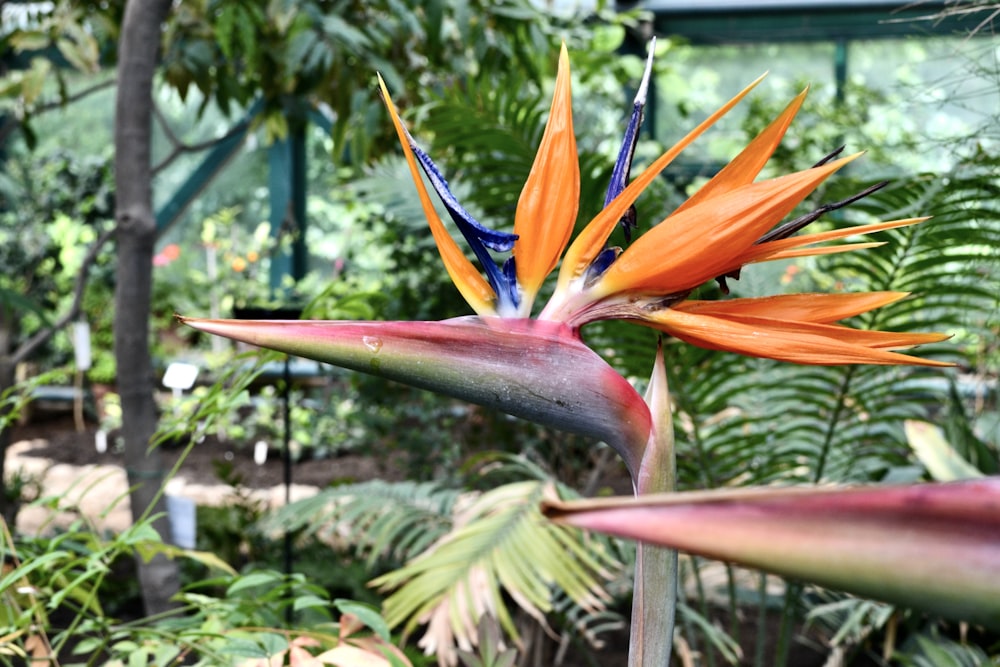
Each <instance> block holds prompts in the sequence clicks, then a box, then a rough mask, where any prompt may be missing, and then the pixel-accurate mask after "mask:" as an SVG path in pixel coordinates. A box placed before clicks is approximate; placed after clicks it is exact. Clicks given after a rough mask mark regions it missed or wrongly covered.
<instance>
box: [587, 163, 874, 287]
mask: <svg viewBox="0 0 1000 667" xmlns="http://www.w3.org/2000/svg"><path fill="white" fill-rule="evenodd" d="M858 155H860V153H859V154H855V155H852V156H849V157H846V158H842V159H840V160H836V161H834V162H831V163H829V164H825V165H822V166H820V167H813V168H812V169H807V170H805V171H800V172H796V173H793V174H787V175H785V176H780V177H778V178H774V179H770V180H767V181H760V182H757V183H750V184H748V185H744V186H741V187H739V188H736V189H735V190H732V191H731V192H727V193H726V194H724V195H720V196H718V197H713V198H711V199H709V200H707V201H704V202H702V203H701V204H699V205H697V206H692V207H691V208H689V209H686V210H685V211H682V212H681V213H678V214H676V215H671V216H670V217H668V218H667V219H666V220H664V221H663V222H661V223H660V224H658V225H656V226H655V227H653V228H652V229H651V230H649V231H648V232H646V233H645V234H643V235H642V236H641V237H639V239H637V240H636V242H635V243H633V244H632V245H631V246H629V248H628V249H626V250H625V252H623V253H622V254H621V256H620V257H619V258H618V260H617V261H616V262H615V263H614V264H612V265H611V266H610V267H609V268H608V270H607V271H606V272H605V273H604V275H603V276H602V277H601V279H600V280H599V281H598V282H597V283H596V284H595V285H594V287H593V292H594V294H595V295H597V296H609V295H612V294H620V293H623V292H635V293H639V294H664V295H665V294H674V293H677V292H684V291H687V290H689V289H692V288H694V287H697V286H698V285H701V284H702V283H703V282H705V281H706V280H710V279H711V278H714V277H716V276H721V275H725V274H726V273H729V272H730V271H732V270H734V269H737V268H739V267H741V266H743V264H745V263H746V262H747V257H748V255H751V252H753V251H752V250H751V249H752V248H755V247H756V246H754V242H755V241H756V240H757V239H759V238H760V236H761V235H762V234H763V233H764V232H766V231H767V230H769V229H771V228H772V227H774V225H775V224H777V223H778V221H779V220H781V219H782V218H784V217H785V216H786V215H788V214H789V213H790V212H791V211H792V209H794V208H795V207H796V206H797V205H798V204H799V203H800V202H801V201H802V200H803V199H804V198H805V197H806V195H808V194H809V193H810V192H812V191H813V190H814V189H815V188H816V186H818V185H819V184H820V183H822V182H823V180H824V179H826V178H827V177H828V176H830V175H831V174H832V173H833V172H835V171H837V170H838V169H840V168H841V167H842V166H844V165H845V164H847V163H848V162H850V161H851V160H853V159H854V158H856V157H857V156H858ZM751 256H754V255H751Z"/></svg>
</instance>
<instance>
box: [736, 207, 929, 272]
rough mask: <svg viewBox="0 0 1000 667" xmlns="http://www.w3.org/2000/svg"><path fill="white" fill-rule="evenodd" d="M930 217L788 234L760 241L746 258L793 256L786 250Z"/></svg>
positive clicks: (901, 225) (913, 222)
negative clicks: (773, 239)
mask: <svg viewBox="0 0 1000 667" xmlns="http://www.w3.org/2000/svg"><path fill="white" fill-rule="evenodd" d="M929 219H930V218H927V217H923V218H905V219H902V220H888V221H886V222H876V223H873V224H870V225H859V226H857V227H845V228H843V229H833V230H831V231H828V232H818V233H816V234H803V235H802V236H790V237H789V238H787V239H779V240H777V241H768V242H767V243H761V244H760V245H758V246H756V247H755V248H754V249H753V252H752V255H751V256H750V257H749V258H748V260H747V261H748V262H760V261H764V260H770V259H779V258H781V257H793V256H794V255H790V254H788V253H787V252H786V251H787V250H790V249H792V248H799V247H801V246H807V245H812V244H813V243H822V242H823V241H833V240H834V239H843V238H847V237H850V236H859V235H861V234H871V233H873V232H881V231H883V230H886V229H896V228H897V227H908V226H910V225H915V224H917V223H920V222H923V221H925V220H929ZM812 254H817V255H818V254H824V253H812Z"/></svg>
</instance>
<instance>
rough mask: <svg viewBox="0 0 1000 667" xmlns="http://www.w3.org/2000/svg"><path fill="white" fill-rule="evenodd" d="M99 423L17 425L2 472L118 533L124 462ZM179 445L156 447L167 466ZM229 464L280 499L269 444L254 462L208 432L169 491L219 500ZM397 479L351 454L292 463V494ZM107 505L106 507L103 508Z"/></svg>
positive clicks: (60, 520) (264, 495)
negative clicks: (99, 442) (101, 435)
mask: <svg viewBox="0 0 1000 667" xmlns="http://www.w3.org/2000/svg"><path fill="white" fill-rule="evenodd" d="M96 433H97V426H96V425H94V424H91V423H87V424H86V425H85V429H84V430H83V431H77V429H76V427H75V425H74V423H73V419H72V418H71V417H70V416H67V415H52V416H47V417H46V416H41V417H35V418H34V419H33V420H32V422H31V423H29V424H26V425H22V426H17V427H16V428H15V429H14V431H13V438H12V441H11V442H12V445H11V447H10V448H9V449H8V451H7V465H6V470H7V474H8V475H12V474H14V473H15V472H16V471H21V473H22V474H23V475H27V476H31V477H34V478H36V479H37V480H38V482H39V483H40V484H41V494H42V496H43V497H45V496H61V495H64V494H65V495H66V498H67V501H64V505H67V506H72V505H76V506H77V507H78V508H79V510H80V512H81V513H82V514H83V515H85V516H86V517H87V518H88V519H89V520H91V521H92V522H93V523H94V525H95V526H96V527H97V528H99V529H101V530H104V529H107V530H113V531H119V530H123V529H125V528H127V527H128V525H129V524H130V522H131V519H130V515H129V507H128V498H127V496H126V495H125V492H126V490H127V488H128V484H127V482H126V477H125V471H124V468H123V465H124V460H123V455H122V452H121V451H120V448H119V447H117V446H116V445H115V434H114V433H112V434H110V435H109V437H108V445H107V450H106V451H105V452H103V453H101V452H98V450H97V448H96V444H95V443H96ZM185 449H186V448H184V447H177V446H172V447H167V446H164V447H161V456H162V457H163V461H164V464H165V466H166V468H167V469H171V468H172V467H173V466H174V464H175V463H176V462H177V460H178V458H180V457H181V456H182V455H183V454H184V452H185ZM220 465H224V466H226V467H228V468H229V470H230V473H229V474H230V475H231V476H232V477H231V479H239V483H240V485H241V486H242V487H244V488H245V489H251V490H252V491H251V492H252V494H253V495H254V496H255V497H257V498H260V499H262V500H265V501H266V502H268V503H269V504H270V505H271V506H278V505H280V504H283V503H284V500H285V486H284V479H285V477H284V475H285V472H284V462H283V461H282V457H281V452H280V451H275V450H274V449H271V450H270V451H269V452H268V457H267V460H266V461H265V462H264V463H263V464H257V463H255V462H254V460H253V453H252V451H251V449H250V448H245V447H237V446H234V445H233V444H231V443H230V444H227V443H222V442H219V441H218V440H217V439H215V438H212V437H209V438H206V439H205V441H204V442H201V443H199V444H196V445H194V446H193V447H192V448H191V449H190V451H189V452H187V454H186V456H184V460H183V461H182V463H181V466H180V469H179V471H178V474H177V475H176V477H174V478H173V479H171V481H170V482H169V483H168V484H167V493H168V494H170V495H175V496H182V497H185V498H190V499H191V500H193V501H195V502H196V503H198V504H202V505H218V504H222V503H223V502H225V501H226V499H227V498H229V497H230V496H231V495H232V494H233V492H234V489H233V487H232V485H230V484H227V483H225V482H223V480H222V479H220V476H219V473H218V468H219V466H220ZM373 478H381V479H389V480H392V479H400V478H401V473H400V472H399V471H398V470H393V469H391V468H388V467H387V466H385V465H383V464H382V463H381V462H379V461H378V460H376V459H375V458H373V457H371V456H364V455H359V454H350V455H345V456H340V457H336V458H329V459H324V460H306V461H298V462H293V464H292V466H291V479H292V487H291V495H292V499H297V498H302V497H305V496H308V495H312V494H313V493H316V492H317V491H318V490H319V489H320V488H322V487H324V486H327V485H329V484H330V483H331V482H334V481H337V480H367V479H373ZM109 508H111V509H110V511H109ZM74 518H76V515H74V513H72V512H64V513H61V514H60V515H59V516H57V517H56V518H55V520H54V525H56V526H59V525H67V524H68V523H69V522H70V521H72V520H73V519H74ZM51 521H52V518H51V516H50V511H49V510H48V509H47V508H42V507H31V506H25V507H23V508H22V509H21V512H20V514H19V515H18V529H19V530H20V531H21V532H23V533H28V534H31V533H35V532H36V531H38V530H39V529H43V528H45V527H47V526H49V525H50V522H51Z"/></svg>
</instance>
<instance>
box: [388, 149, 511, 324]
mask: <svg viewBox="0 0 1000 667" xmlns="http://www.w3.org/2000/svg"><path fill="white" fill-rule="evenodd" d="M406 138H407V140H408V141H409V143H410V149H411V150H412V151H413V155H414V156H415V157H416V158H417V162H419V163H420V166H421V168H422V169H423V170H424V173H425V174H427V179H428V180H429V181H430V183H431V187H433V188H434V191H435V192H437V195H438V197H440V198H441V202H442V203H443V204H444V206H445V208H446V209H447V210H448V215H449V216H451V219H452V220H453V221H454V222H455V225H457V226H458V230H459V231H460V232H462V236H464V237H465V240H466V242H467V243H468V244H469V247H471V248H472V252H473V253H475V255H476V258H477V259H478V260H479V263H480V264H481V265H482V267H483V271H484V272H485V273H486V279H487V280H488V281H489V283H490V286H491V287H492V288H493V291H494V292H495V293H496V295H497V302H498V303H497V306H498V310H499V311H500V312H503V311H505V310H509V309H516V308H517V305H518V300H519V299H518V290H517V281H516V278H515V277H513V276H512V275H508V274H507V273H505V272H504V271H502V270H501V269H500V267H499V266H497V263H496V261H494V259H493V257H492V256H491V255H490V252H489V251H490V250H495V251H496V252H510V251H511V250H513V249H514V241H516V240H517V234H512V233H510V232H500V231H496V230H493V229H489V228H488V227H484V226H483V225H482V224H480V223H479V222H478V221H477V220H476V219H475V218H473V217H472V214H471V213H469V212H468V211H466V210H465V208H464V207H463V206H462V205H461V204H459V203H458V200H457V199H456V198H455V195H453V194H452V192H451V189H450V188H449V187H448V181H447V180H445V178H444V175H443V174H442V173H441V171H440V170H439V169H438V168H437V165H436V164H434V161H433V160H431V158H430V156H429V155H428V154H427V153H425V152H424V151H423V150H422V149H421V148H420V147H419V146H417V144H416V142H415V141H413V137H411V136H410V133H409V132H407V133H406Z"/></svg>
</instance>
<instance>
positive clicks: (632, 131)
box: [604, 38, 656, 241]
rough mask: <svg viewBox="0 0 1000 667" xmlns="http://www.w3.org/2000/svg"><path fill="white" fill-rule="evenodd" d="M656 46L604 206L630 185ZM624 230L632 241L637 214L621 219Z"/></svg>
mask: <svg viewBox="0 0 1000 667" xmlns="http://www.w3.org/2000/svg"><path fill="white" fill-rule="evenodd" d="M655 46H656V40H655V38H654V39H653V41H652V42H651V43H650V45H649V56H648V57H647V58H646V71H645V72H643V75H642V82H641V83H640V84H639V90H638V91H637V92H636V94H635V100H634V101H633V102H632V116H631V117H630V118H629V121H628V126H627V127H626V128H625V136H624V137H623V138H622V147H621V149H620V150H619V151H618V159H617V160H615V168H614V170H612V172H611V183H610V184H608V193H607V195H606V196H605V197H604V205H605V206H607V205H608V204H610V203H611V201H612V200H613V199H614V198H615V197H617V196H618V195H620V194H621V192H622V190H624V189H625V187H626V186H627V185H628V181H629V174H630V172H631V171H632V157H633V156H634V155H635V146H636V144H637V143H638V141H639V126H640V125H642V110H643V107H645V106H646V92H647V91H648V90H649V77H650V75H651V74H652V72H653V51H654V47H655ZM621 224H622V228H623V230H624V232H625V240H626V241H631V240H632V229H634V228H635V227H636V223H635V214H634V212H633V214H632V216H631V217H629V216H625V217H623V218H622V219H621Z"/></svg>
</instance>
